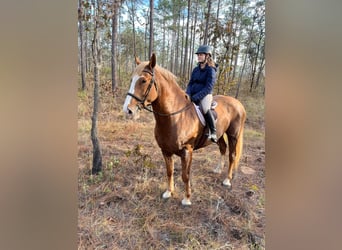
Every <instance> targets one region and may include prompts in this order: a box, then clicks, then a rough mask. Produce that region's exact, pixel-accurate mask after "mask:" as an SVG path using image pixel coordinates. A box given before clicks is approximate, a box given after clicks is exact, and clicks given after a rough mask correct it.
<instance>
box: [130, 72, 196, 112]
mask: <svg viewBox="0 0 342 250" xmlns="http://www.w3.org/2000/svg"><path fill="white" fill-rule="evenodd" d="M142 72H145V73H148V74H150V75H151V76H152V78H151V81H150V83H149V84H148V87H147V89H146V92H145V94H144V96H143V97H142V98H139V97H138V96H136V95H134V94H132V93H130V92H127V95H129V96H131V97H133V98H134V99H135V100H137V101H138V103H139V104H140V105H141V107H142V108H143V109H146V110H147V111H149V112H152V113H154V114H157V115H159V116H171V115H176V114H178V113H181V112H183V111H185V110H186V109H189V108H190V107H191V105H192V103H191V102H189V104H188V105H186V106H185V107H184V108H182V109H180V110H178V111H176V112H172V113H168V114H165V113H159V112H157V111H154V110H153V109H151V108H149V107H147V106H146V105H145V101H146V99H147V96H148V95H149V94H150V92H151V89H152V86H153V85H154V86H155V88H156V91H157V93H158V86H157V83H156V81H155V79H154V71H153V70H152V71H150V70H148V69H144V70H143V71H142ZM138 107H139V109H140V108H141V107H140V106H139V105H138Z"/></svg>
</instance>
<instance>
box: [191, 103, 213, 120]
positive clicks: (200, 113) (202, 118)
mask: <svg viewBox="0 0 342 250" xmlns="http://www.w3.org/2000/svg"><path fill="white" fill-rule="evenodd" d="M194 106H195V109H196V112H197V116H198V119H199V120H200V121H201V123H202V125H203V126H206V122H205V119H204V116H203V112H202V109H201V107H200V106H198V105H196V104H195V103H194ZM216 106H217V102H216V101H212V103H211V106H210V109H211V110H212V112H213V115H214V117H215V121H216V120H217V113H216V111H215V108H216Z"/></svg>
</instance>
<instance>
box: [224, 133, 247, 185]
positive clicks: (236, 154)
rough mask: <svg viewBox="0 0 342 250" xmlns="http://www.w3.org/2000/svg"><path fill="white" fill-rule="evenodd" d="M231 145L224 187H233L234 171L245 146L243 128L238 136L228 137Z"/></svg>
mask: <svg viewBox="0 0 342 250" xmlns="http://www.w3.org/2000/svg"><path fill="white" fill-rule="evenodd" d="M228 144H229V168H228V176H227V178H226V179H225V180H224V181H223V185H225V186H228V187H231V186H232V184H231V180H232V179H233V171H234V170H236V169H237V167H238V164H239V161H240V158H241V154H242V144H243V128H241V130H240V133H239V134H238V136H237V137H236V136H232V135H228Z"/></svg>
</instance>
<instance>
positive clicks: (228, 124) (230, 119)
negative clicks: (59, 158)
mask: <svg viewBox="0 0 342 250" xmlns="http://www.w3.org/2000/svg"><path fill="white" fill-rule="evenodd" d="M214 100H215V101H216V102H217V108H216V109H215V110H216V112H217V117H218V120H217V129H218V130H220V131H221V132H222V133H223V132H228V133H229V134H236V133H238V131H240V128H241V127H243V126H244V123H245V120H246V110H245V108H244V106H243V105H242V103H241V102H240V101H239V100H238V99H236V98H234V97H231V96H224V95H216V96H214Z"/></svg>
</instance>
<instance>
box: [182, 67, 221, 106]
mask: <svg viewBox="0 0 342 250" xmlns="http://www.w3.org/2000/svg"><path fill="white" fill-rule="evenodd" d="M215 81H216V68H215V67H210V66H208V65H206V66H205V68H204V69H201V67H200V66H199V65H198V66H197V67H196V68H194V70H193V71H192V74H191V78H190V81H189V84H188V86H187V88H186V93H187V94H188V95H189V96H190V98H191V100H192V101H193V102H194V103H196V104H199V102H200V100H202V99H203V98H204V97H205V96H206V95H208V94H212V92H213V88H214V84H215Z"/></svg>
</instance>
